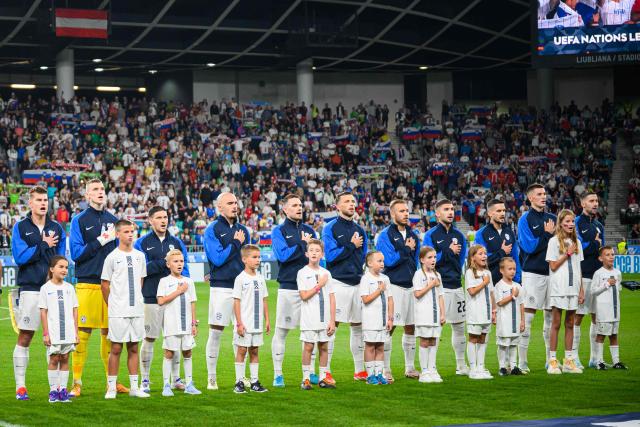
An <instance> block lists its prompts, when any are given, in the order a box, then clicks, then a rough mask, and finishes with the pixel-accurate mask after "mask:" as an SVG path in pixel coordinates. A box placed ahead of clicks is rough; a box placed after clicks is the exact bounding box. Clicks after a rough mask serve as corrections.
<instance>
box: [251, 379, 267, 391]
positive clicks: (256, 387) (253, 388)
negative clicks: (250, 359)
mask: <svg viewBox="0 0 640 427" xmlns="http://www.w3.org/2000/svg"><path fill="white" fill-rule="evenodd" d="M251 391H255V392H256V393H264V392H266V391H269V390H267V389H266V388H264V387H262V384H260V381H256V382H255V383H251Z"/></svg>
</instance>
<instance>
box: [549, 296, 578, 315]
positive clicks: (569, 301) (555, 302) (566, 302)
mask: <svg viewBox="0 0 640 427" xmlns="http://www.w3.org/2000/svg"><path fill="white" fill-rule="evenodd" d="M549 306H550V307H555V308H559V309H562V310H573V311H575V310H577V309H578V297H577V296H576V295H574V296H568V297H549Z"/></svg>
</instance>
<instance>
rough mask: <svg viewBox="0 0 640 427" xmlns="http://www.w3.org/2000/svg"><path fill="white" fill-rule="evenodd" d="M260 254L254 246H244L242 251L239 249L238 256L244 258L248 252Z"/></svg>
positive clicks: (258, 249)
mask: <svg viewBox="0 0 640 427" xmlns="http://www.w3.org/2000/svg"><path fill="white" fill-rule="evenodd" d="M256 251H257V252H260V248H259V247H258V246H256V245H244V246H243V247H242V249H240V256H242V257H245V256H247V255H248V254H249V252H256Z"/></svg>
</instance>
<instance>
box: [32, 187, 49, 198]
mask: <svg viewBox="0 0 640 427" xmlns="http://www.w3.org/2000/svg"><path fill="white" fill-rule="evenodd" d="M34 194H48V193H47V189H46V188H44V187H43V186H41V185H36V186H35V187H31V189H30V190H29V198H30V199H31V198H33V197H34Z"/></svg>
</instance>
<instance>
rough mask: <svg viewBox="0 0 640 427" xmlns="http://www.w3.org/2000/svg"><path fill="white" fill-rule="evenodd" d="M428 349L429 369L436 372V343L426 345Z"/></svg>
mask: <svg viewBox="0 0 640 427" xmlns="http://www.w3.org/2000/svg"><path fill="white" fill-rule="evenodd" d="M427 348H428V349H429V351H428V354H429V370H430V371H431V372H436V356H437V355H438V345H432V346H430V347H427Z"/></svg>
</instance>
